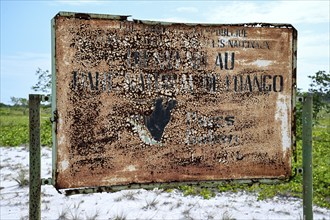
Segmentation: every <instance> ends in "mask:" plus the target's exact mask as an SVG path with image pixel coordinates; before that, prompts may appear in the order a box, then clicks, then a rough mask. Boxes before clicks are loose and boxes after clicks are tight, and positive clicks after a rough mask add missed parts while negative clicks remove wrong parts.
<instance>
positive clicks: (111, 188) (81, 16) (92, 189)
mask: <svg viewBox="0 0 330 220" xmlns="http://www.w3.org/2000/svg"><path fill="white" fill-rule="evenodd" d="M58 16H61V17H68V18H76V19H83V20H89V19H95V20H97V19H109V20H119V21H127V17H129V16H119V15H100V14H81V13H71V12H60V13H59V14H58V15H57V16H55V18H54V19H52V21H51V23H52V121H53V122H54V123H53V129H52V137H53V148H52V150H53V160H52V161H53V172H52V175H53V176H52V185H54V186H55V187H56V185H57V176H58V170H57V167H56V166H57V162H58V158H57V157H58V155H57V151H58V148H57V143H58V140H57V129H58V118H59V116H58V105H57V90H56V89H57V88H56V86H57V85H56V80H57V68H56V62H57V61H56V37H55V26H56V24H55V21H56V17H58ZM131 22H135V23H143V24H146V25H165V26H166V25H173V23H171V22H155V21H141V20H134V21H131ZM184 25H188V26H194V25H202V26H204V25H205V26H218V25H219V24H184ZM226 25H227V24H226ZM227 26H240V27H271V28H284V29H285V28H290V29H292V31H293V36H292V45H291V46H292V48H291V49H292V72H291V74H292V82H291V85H292V90H291V91H292V94H291V110H292V112H291V118H292V125H293V126H292V129H293V130H292V133H291V134H292V135H291V137H290V138H292V140H291V141H292V144H291V148H292V152H293V155H295V144H296V143H295V130H294V129H295V126H294V124H295V119H294V116H295V112H294V109H295V108H294V106H295V91H296V58H297V31H296V30H295V29H294V27H293V26H291V25H290V24H269V23H248V24H229V25H227ZM290 175H292V174H290ZM289 178H290V176H286V177H285V178H256V179H254V178H250V179H236V180H235V181H238V182H240V181H241V182H254V181H260V182H277V181H282V180H288V179H289ZM229 180H230V179H229ZM223 181H224V179H221V180H200V181H179V182H175V181H171V182H157V183H152V182H150V183H134V182H132V183H130V184H124V185H122V184H119V185H111V186H107V185H100V186H86V187H85V186H80V187H78V188H81V187H82V188H83V189H72V190H70V189H68V188H66V191H67V192H68V193H69V194H76V193H87V192H100V191H114V190H121V189H125V188H128V189H129V188H141V187H143V188H148V186H150V187H154V186H176V185H178V184H200V183H201V182H203V183H211V184H212V183H217V182H223ZM56 188H58V187H56ZM60 188H62V187H60ZM74 188H75V187H74Z"/></svg>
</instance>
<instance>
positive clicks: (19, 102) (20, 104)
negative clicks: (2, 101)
mask: <svg viewBox="0 0 330 220" xmlns="http://www.w3.org/2000/svg"><path fill="white" fill-rule="evenodd" d="M10 101H11V103H13V105H14V107H16V108H21V109H22V111H23V114H24V115H25V114H26V111H27V108H28V105H29V100H28V99H26V98H17V97H10Z"/></svg>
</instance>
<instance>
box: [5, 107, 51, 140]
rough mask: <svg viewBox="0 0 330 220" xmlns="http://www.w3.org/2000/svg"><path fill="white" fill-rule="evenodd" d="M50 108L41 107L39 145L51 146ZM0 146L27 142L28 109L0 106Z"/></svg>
mask: <svg viewBox="0 0 330 220" xmlns="http://www.w3.org/2000/svg"><path fill="white" fill-rule="evenodd" d="M50 112H51V111H50V108H41V119H40V124H41V133H40V136H41V137H40V138H41V145H43V146H51V144H52V133H51V122H50V117H51V113H50ZM0 131H1V132H0V146H19V145H27V144H28V143H29V111H28V109H26V108H23V107H0Z"/></svg>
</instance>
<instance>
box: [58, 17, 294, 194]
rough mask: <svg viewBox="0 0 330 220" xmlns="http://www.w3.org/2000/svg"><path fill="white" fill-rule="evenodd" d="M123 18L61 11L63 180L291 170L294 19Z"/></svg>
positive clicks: (108, 182)
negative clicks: (206, 21)
mask: <svg viewBox="0 0 330 220" xmlns="http://www.w3.org/2000/svg"><path fill="white" fill-rule="evenodd" d="M125 18H126V17H125V16H110V15H93V14H86V15H84V16H83V14H79V16H78V15H77V14H74V13H60V14H58V15H57V16H56V17H55V18H54V20H53V21H54V22H53V23H54V27H53V28H54V48H53V49H54V51H55V52H54V55H55V57H54V61H55V62H54V65H55V66H54V68H53V69H54V73H53V74H54V79H55V78H56V81H55V82H53V83H54V84H53V86H54V88H55V90H54V91H56V94H55V95H53V96H55V97H56V99H55V101H54V103H56V106H55V108H56V110H57V113H58V114H57V115H58V119H57V125H56V127H55V129H56V138H55V139H54V142H55V150H54V152H55V154H56V158H57V159H56V161H55V170H56V175H55V186H56V188H58V189H62V188H77V187H97V186H114V185H127V184H133V183H162V182H172V181H214V180H225V179H264V178H270V179H285V178H288V177H290V175H291V154H292V152H291V147H292V145H294V142H293V140H294V138H293V136H294V131H293V128H294V126H293V122H294V112H293V111H294V99H293V98H292V97H293V94H294V92H295V91H294V90H295V77H296V76H295V73H296V69H295V59H296V49H295V48H296V38H297V32H296V30H295V29H294V28H293V27H292V26H291V25H285V24H203V25H202V24H177V23H159V22H150V21H139V20H133V21H127V20H125ZM55 108H54V109H55Z"/></svg>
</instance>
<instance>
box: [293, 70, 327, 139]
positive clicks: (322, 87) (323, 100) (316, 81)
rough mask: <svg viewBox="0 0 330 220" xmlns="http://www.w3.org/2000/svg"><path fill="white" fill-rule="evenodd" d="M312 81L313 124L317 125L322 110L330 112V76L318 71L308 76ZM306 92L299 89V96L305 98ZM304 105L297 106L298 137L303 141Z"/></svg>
mask: <svg viewBox="0 0 330 220" xmlns="http://www.w3.org/2000/svg"><path fill="white" fill-rule="evenodd" d="M308 78H310V79H312V83H311V84H310V85H309V89H308V92H311V93H313V119H314V120H313V124H317V119H318V116H319V113H320V111H321V110H323V109H324V110H325V111H327V112H330V75H329V74H326V72H325V71H318V72H316V73H315V74H314V75H312V76H308ZM305 94H306V92H302V90H301V89H299V88H298V90H297V96H304V95H305ZM301 120H302V103H300V102H297V104H296V132H297V133H296V137H297V139H298V140H301V133H302V127H301V126H302V121H301Z"/></svg>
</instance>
